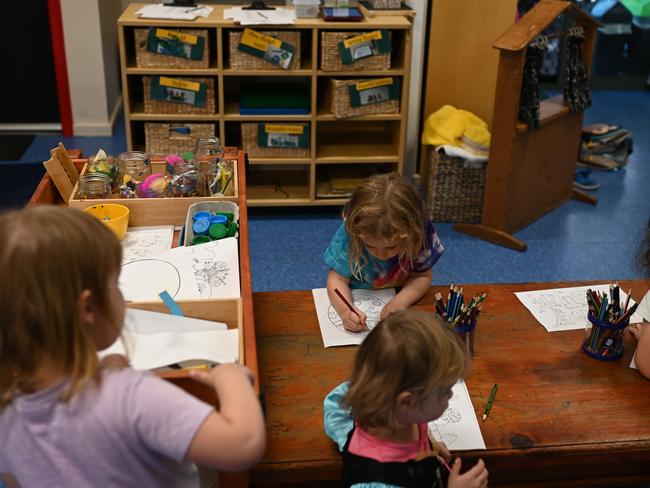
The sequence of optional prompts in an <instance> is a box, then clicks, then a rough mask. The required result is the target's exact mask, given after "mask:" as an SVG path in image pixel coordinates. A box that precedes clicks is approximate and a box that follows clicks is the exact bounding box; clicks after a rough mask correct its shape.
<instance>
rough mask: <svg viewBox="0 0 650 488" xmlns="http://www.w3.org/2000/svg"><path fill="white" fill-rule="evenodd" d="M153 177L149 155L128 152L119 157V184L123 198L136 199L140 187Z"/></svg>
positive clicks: (139, 152)
mask: <svg viewBox="0 0 650 488" xmlns="http://www.w3.org/2000/svg"><path fill="white" fill-rule="evenodd" d="M149 176H151V162H150V160H149V154H148V153H146V152H141V151H127V152H123V153H120V154H119V155H118V156H117V180H118V181H117V184H118V187H119V193H120V197H121V198H135V197H136V195H137V190H138V185H140V184H142V183H143V182H144V181H145V180H146V179H147V178H148V177H149Z"/></svg>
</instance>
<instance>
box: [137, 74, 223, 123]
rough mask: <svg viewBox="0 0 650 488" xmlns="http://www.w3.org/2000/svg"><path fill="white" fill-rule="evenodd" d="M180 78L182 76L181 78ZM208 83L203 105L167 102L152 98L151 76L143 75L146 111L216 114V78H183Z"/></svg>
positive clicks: (147, 112)
mask: <svg viewBox="0 0 650 488" xmlns="http://www.w3.org/2000/svg"><path fill="white" fill-rule="evenodd" d="M179 79H180V78H179ZM182 80H183V81H193V82H196V83H202V84H204V85H206V91H205V104H204V105H203V106H202V107H198V106H195V105H189V104H187V103H176V102H167V101H165V100H156V99H155V98H151V76H143V77H142V85H143V87H144V113H146V114H214V113H215V102H214V78H182Z"/></svg>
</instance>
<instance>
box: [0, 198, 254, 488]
mask: <svg viewBox="0 0 650 488" xmlns="http://www.w3.org/2000/svg"><path fill="white" fill-rule="evenodd" d="M120 261H121V247H120V243H119V242H118V240H117V238H116V237H115V235H114V234H113V233H112V232H111V231H110V229H108V227H106V226H105V225H104V224H103V223H102V222H100V221H99V220H97V219H95V218H94V217H91V216H89V215H88V214H84V213H83V212H80V211H78V210H73V209H67V208H62V207H56V206H41V207H35V208H31V209H27V210H20V211H16V212H11V213H6V214H4V215H2V216H0V284H1V285H0V286H1V287H2V293H0V314H1V316H2V321H1V322H0V439H2V443H3V446H4V447H3V448H2V449H0V478H2V479H3V481H4V482H5V483H6V484H7V485H8V486H17V485H19V486H109V485H110V486H125V487H127V486H133V487H141V486H166V487H167V486H198V477H197V471H196V467H195V465H194V464H193V463H198V464H201V465H205V466H210V467H215V468H218V469H222V470H226V471H228V470H231V471H239V470H244V469H247V468H248V467H250V466H251V465H253V464H254V463H256V462H257V461H258V460H259V459H260V458H261V456H262V454H263V451H264V448H265V434H264V421H263V417H262V412H261V408H260V406H259V403H258V401H257V398H256V396H255V392H254V390H253V388H252V386H251V374H250V371H249V370H248V369H247V368H245V367H242V366H238V365H235V364H227V365H222V366H218V367H216V368H214V369H212V370H211V371H210V372H209V373H208V372H200V371H194V372H193V373H194V374H193V377H194V378H195V379H196V380H198V381H200V382H203V383H205V384H206V385H208V386H210V387H212V388H214V389H215V391H216V392H217V394H218V397H219V401H220V406H219V411H215V409H214V407H213V406H211V405H209V404H207V403H203V402H202V401H200V400H198V399H196V398H194V397H192V396H190V395H189V394H187V393H185V392H184V391H183V390H181V389H180V388H177V387H176V386H174V385H172V384H170V383H168V382H166V381H163V380H162V379H160V378H158V377H156V376H155V375H153V374H151V373H148V372H137V371H134V370H131V369H129V368H128V367H126V358H123V357H121V356H118V357H112V358H110V359H111V360H110V361H106V362H105V363H99V362H98V360H97V351H98V350H101V349H104V348H106V347H108V346H109V345H110V344H112V343H113V342H114V341H115V339H116V338H117V337H118V336H119V334H120V331H121V328H122V322H123V319H124V309H125V305H124V300H123V299H122V294H121V293H120V290H119V288H118V276H119V273H120Z"/></svg>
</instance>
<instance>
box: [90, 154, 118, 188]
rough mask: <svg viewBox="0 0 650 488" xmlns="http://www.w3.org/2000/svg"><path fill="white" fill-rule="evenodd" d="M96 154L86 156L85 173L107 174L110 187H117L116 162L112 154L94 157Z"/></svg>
mask: <svg viewBox="0 0 650 488" xmlns="http://www.w3.org/2000/svg"><path fill="white" fill-rule="evenodd" d="M96 156H97V155H96V154H93V155H92V156H90V157H89V158H88V168H87V169H86V173H101V174H105V175H106V176H108V179H109V180H110V182H111V187H112V188H117V185H116V182H117V178H116V175H117V163H116V162H115V158H114V157H113V156H106V157H105V158H102V159H96Z"/></svg>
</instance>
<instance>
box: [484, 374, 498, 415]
mask: <svg viewBox="0 0 650 488" xmlns="http://www.w3.org/2000/svg"><path fill="white" fill-rule="evenodd" d="M498 389H499V384H498V383H495V384H494V386H493V387H492V392H491V393H490V399H489V400H488V402H487V405H486V406H485V412H483V420H485V419H486V418H487V416H488V414H489V413H490V409H491V408H492V402H493V401H494V397H495V396H496V394H497V390H498Z"/></svg>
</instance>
